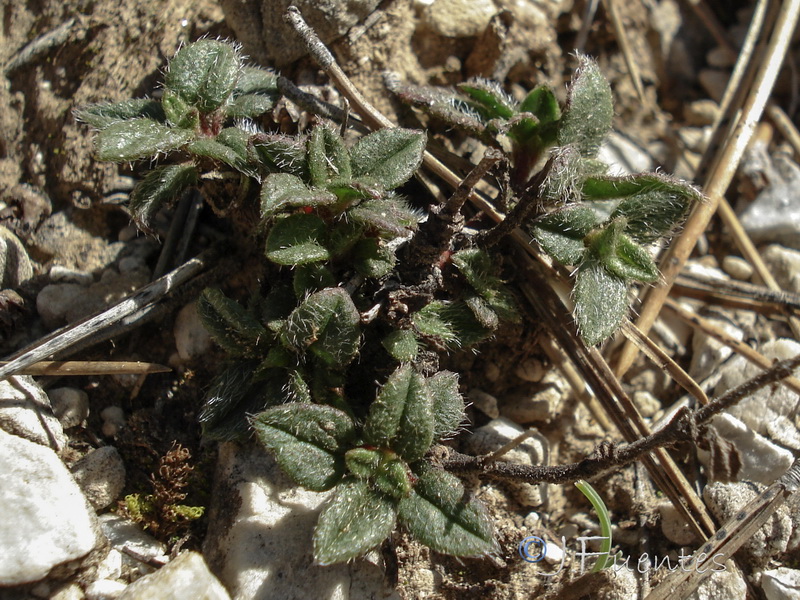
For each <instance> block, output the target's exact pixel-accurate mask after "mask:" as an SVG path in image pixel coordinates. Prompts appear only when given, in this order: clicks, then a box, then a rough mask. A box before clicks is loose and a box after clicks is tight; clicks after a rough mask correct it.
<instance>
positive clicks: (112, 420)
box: [100, 406, 125, 437]
mask: <svg viewBox="0 0 800 600" xmlns="http://www.w3.org/2000/svg"><path fill="white" fill-rule="evenodd" d="M100 418H101V419H103V427H102V431H103V435H104V436H106V437H114V436H115V435H117V433H119V430H120V429H122V428H123V427H125V413H124V411H123V410H122V409H121V408H120V407H119V406H108V407H106V408H104V409H103V411H102V412H101V413H100Z"/></svg>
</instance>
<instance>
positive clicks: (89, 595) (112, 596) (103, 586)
mask: <svg viewBox="0 0 800 600" xmlns="http://www.w3.org/2000/svg"><path fill="white" fill-rule="evenodd" d="M127 587H128V586H127V585H125V584H124V583H122V582H121V581H114V580H112V579H98V580H97V581H93V582H92V583H91V584H89V586H88V587H87V588H86V600H116V599H117V598H119V597H120V596H122V592H124V591H125V588H127ZM172 591H173V592H177V591H178V590H172Z"/></svg>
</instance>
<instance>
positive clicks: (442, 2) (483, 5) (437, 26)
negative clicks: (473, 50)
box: [420, 0, 497, 38]
mask: <svg viewBox="0 0 800 600" xmlns="http://www.w3.org/2000/svg"><path fill="white" fill-rule="evenodd" d="M496 13H497V7H496V6H495V5H494V2H492V1H491V0H436V2H433V3H431V4H429V5H428V6H427V7H425V9H423V10H422V11H421V13H420V22H421V23H422V24H423V25H425V26H427V27H428V28H429V29H431V30H432V31H433V32H435V33H437V34H438V35H441V36H444V37H451V38H464V37H473V36H476V35H479V34H481V33H483V30H484V29H486V26H487V25H488V24H489V21H490V20H491V18H492V17H493V16H494V15H495V14H496ZM456 15H457V17H456Z"/></svg>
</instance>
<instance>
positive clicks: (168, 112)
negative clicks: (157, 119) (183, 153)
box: [161, 90, 200, 131]
mask: <svg viewBox="0 0 800 600" xmlns="http://www.w3.org/2000/svg"><path fill="white" fill-rule="evenodd" d="M161 107H162V108H163V109H164V115H165V116H166V117H167V122H168V123H169V124H170V125H172V126H173V127H176V128H178V129H191V130H192V131H197V130H198V129H199V128H200V111H199V110H197V107H196V106H193V105H191V104H188V103H187V102H186V101H185V100H184V99H183V98H182V97H181V96H180V95H178V94H176V93H175V92H172V91H170V90H164V93H163V95H162V96H161Z"/></svg>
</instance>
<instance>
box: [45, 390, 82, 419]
mask: <svg viewBox="0 0 800 600" xmlns="http://www.w3.org/2000/svg"><path fill="white" fill-rule="evenodd" d="M47 396H48V398H50V404H51V405H52V406H53V413H55V415H56V418H58V420H59V422H60V423H61V426H62V427H63V428H64V429H69V428H70V427H77V426H78V425H80V424H81V423H83V422H84V421H85V420H86V418H87V417H88V416H89V395H88V394H87V393H86V392H84V391H83V390H79V389H77V388H72V387H60V388H52V389H50V390H47Z"/></svg>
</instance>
